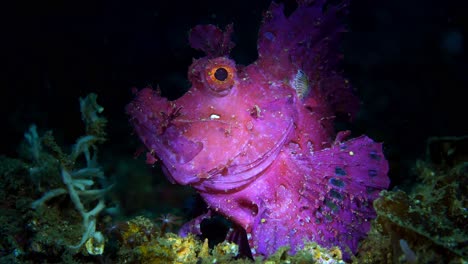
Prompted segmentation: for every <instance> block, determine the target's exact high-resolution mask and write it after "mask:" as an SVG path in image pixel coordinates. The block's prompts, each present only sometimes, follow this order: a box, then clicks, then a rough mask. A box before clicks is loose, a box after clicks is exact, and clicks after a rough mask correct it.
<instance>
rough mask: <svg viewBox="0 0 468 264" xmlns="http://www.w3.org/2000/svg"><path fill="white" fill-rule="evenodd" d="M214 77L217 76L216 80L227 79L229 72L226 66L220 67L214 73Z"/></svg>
mask: <svg viewBox="0 0 468 264" xmlns="http://www.w3.org/2000/svg"><path fill="white" fill-rule="evenodd" d="M214 77H215V78H216V80H218V81H224V80H226V79H227V77H228V72H227V70H226V69H224V68H218V69H217V70H216V72H215V74H214Z"/></svg>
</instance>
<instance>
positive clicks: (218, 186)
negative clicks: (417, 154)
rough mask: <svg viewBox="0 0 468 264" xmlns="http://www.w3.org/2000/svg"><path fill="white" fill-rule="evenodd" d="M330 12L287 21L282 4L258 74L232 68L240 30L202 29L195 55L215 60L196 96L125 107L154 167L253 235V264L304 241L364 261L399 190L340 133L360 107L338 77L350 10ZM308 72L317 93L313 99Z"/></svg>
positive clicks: (373, 151)
mask: <svg viewBox="0 0 468 264" xmlns="http://www.w3.org/2000/svg"><path fill="white" fill-rule="evenodd" d="M325 2H326V1H325V0H322V1H313V4H307V3H304V2H301V3H300V5H299V7H298V9H297V10H296V11H295V12H293V13H292V14H291V15H290V16H289V17H285V16H284V13H283V8H282V6H281V5H278V4H275V3H272V4H271V6H270V8H269V10H268V11H267V12H266V13H265V16H264V21H263V25H262V27H261V29H260V32H259V40H258V52H259V58H258V60H257V61H255V62H254V63H252V64H251V65H248V66H240V65H236V64H235V62H234V61H232V60H230V59H229V58H228V57H227V56H228V54H229V51H230V50H231V48H232V47H233V46H234V44H233V43H232V42H231V41H230V35H231V32H232V27H231V26H228V28H227V29H226V31H225V32H222V31H221V30H220V29H218V28H216V27H215V26H212V25H205V26H197V27H195V28H194V29H193V30H192V31H191V33H190V44H191V46H192V47H193V48H196V49H200V50H202V51H204V52H205V53H206V57H203V58H200V59H197V60H194V62H193V64H192V65H191V66H190V68H189V73H188V75H189V79H190V81H191V82H192V87H191V89H190V90H189V91H188V92H187V93H186V94H185V95H184V96H183V97H181V98H179V99H177V100H175V101H168V100H167V99H165V98H162V97H161V96H160V95H159V93H158V92H157V91H154V90H152V89H150V88H145V89H143V90H141V91H139V92H138V93H137V95H136V98H135V100H134V101H133V102H132V103H130V104H129V105H128V106H127V113H128V114H129V115H130V116H131V122H132V124H133V125H134V127H135V131H136V133H137V134H138V136H139V137H140V138H141V140H142V141H143V143H144V144H145V145H146V146H147V148H148V149H149V151H148V157H149V160H150V161H154V160H155V159H159V160H160V161H161V164H162V166H163V168H164V169H165V171H166V175H167V177H168V178H169V180H171V181H172V182H174V183H178V184H182V185H191V186H193V187H194V188H195V189H196V190H197V191H198V192H199V193H200V194H201V196H202V197H203V198H204V199H205V201H206V203H207V204H208V206H209V207H210V210H212V211H216V212H218V213H221V214H222V215H224V216H225V217H227V218H228V219H230V220H232V221H233V222H234V223H235V224H237V225H238V226H239V227H241V228H243V229H244V230H245V231H246V233H247V238H248V242H249V245H250V248H251V251H252V253H253V254H255V255H258V254H261V255H264V256H269V255H271V254H272V253H274V252H275V251H276V250H277V249H278V248H279V247H281V246H285V245H289V246H290V247H291V253H294V252H295V251H296V250H297V248H299V247H301V246H302V245H303V244H304V242H305V241H315V242H317V243H319V244H321V245H322V246H326V247H328V246H340V247H341V249H342V250H344V251H345V252H346V250H347V249H350V250H351V251H352V252H353V253H354V252H356V250H357V246H358V242H359V240H360V239H362V238H363V237H364V236H365V235H366V233H367V232H368V230H369V228H370V220H371V219H373V218H374V217H375V212H374V209H373V207H372V202H373V200H374V199H376V198H377V197H378V194H379V191H380V190H382V189H385V188H387V187H388V185H389V179H388V177H387V171H388V164H387V161H386V160H385V157H384V155H383V153H382V145H381V144H380V143H375V142H373V141H372V140H371V139H369V138H368V137H366V136H361V137H358V138H354V139H351V140H348V141H345V138H346V135H347V133H346V132H340V133H338V135H336V134H335V132H334V131H333V118H334V116H335V114H337V113H341V114H343V113H347V114H349V115H350V117H352V114H353V113H354V112H355V111H356V105H357V100H356V98H355V97H354V96H353V95H352V93H351V91H350V87H349V85H348V82H347V81H346V80H345V79H344V78H343V77H342V76H341V75H340V72H339V69H338V64H339V62H340V59H341V55H340V54H339V53H338V52H337V49H338V48H337V47H338V43H339V40H340V36H341V34H342V33H343V32H344V28H343V26H342V25H341V24H340V21H339V19H338V16H339V15H341V14H342V13H343V12H344V11H345V10H346V3H342V4H341V5H339V6H328V7H327V8H326V9H325V10H326V11H323V8H322V7H323V6H324V5H325ZM219 67H223V68H225V69H230V70H229V71H228V72H229V73H230V75H229V76H228V77H227V78H226V80H223V81H217V80H215V79H213V73H214V70H216V69H218V68H219ZM299 70H300V71H302V72H304V73H305V74H306V75H307V78H308V83H309V90H308V92H307V94H306V96H303V97H302V96H299V95H298V93H297V92H296V89H297V88H298V87H297V83H295V81H294V80H295V77H296V75H297V73H298V71H299ZM201 219H202V218H198V219H195V220H194V221H192V222H191V223H189V224H187V225H186V226H185V227H184V228H183V229H182V233H184V232H187V231H189V230H196V228H195V227H196V225H197V224H199V223H200V221H201Z"/></svg>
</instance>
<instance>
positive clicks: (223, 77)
mask: <svg viewBox="0 0 468 264" xmlns="http://www.w3.org/2000/svg"><path fill="white" fill-rule="evenodd" d="M205 69H206V70H205V80H206V84H207V86H208V88H209V89H210V90H212V91H213V92H215V93H216V94H217V95H220V96H225V95H227V94H228V93H229V91H230V89H231V88H232V86H233V85H234V82H235V78H236V66H235V63H234V62H233V61H232V60H230V59H228V58H226V57H220V58H216V59H212V60H209V61H208V63H207V65H206V68H205Z"/></svg>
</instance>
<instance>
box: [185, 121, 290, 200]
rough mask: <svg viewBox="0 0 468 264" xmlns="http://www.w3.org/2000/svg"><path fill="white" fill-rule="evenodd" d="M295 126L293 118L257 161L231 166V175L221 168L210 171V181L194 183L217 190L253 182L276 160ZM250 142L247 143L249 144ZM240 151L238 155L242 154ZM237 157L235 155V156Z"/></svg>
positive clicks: (208, 189) (234, 187)
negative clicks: (276, 140)
mask: <svg viewBox="0 0 468 264" xmlns="http://www.w3.org/2000/svg"><path fill="white" fill-rule="evenodd" d="M293 127H294V122H293V120H291V122H290V124H289V125H288V127H287V129H286V130H285V132H284V133H283V135H282V137H281V138H280V139H279V140H278V142H277V143H276V144H275V145H274V146H273V147H272V148H271V149H270V150H268V151H267V152H265V153H264V154H263V155H261V156H260V157H259V158H258V159H256V160H255V161H253V162H251V163H249V164H239V165H235V166H230V167H229V175H222V173H221V170H219V169H217V170H214V171H212V172H210V173H209V174H210V176H209V177H208V178H209V179H210V180H209V181H201V182H200V183H199V184H197V185H194V187H195V188H197V189H198V190H200V191H208V192H216V191H223V192H226V191H229V190H235V189H238V188H242V187H243V186H245V185H247V184H249V183H251V182H253V181H254V180H255V179H257V177H258V176H260V175H261V172H262V171H264V170H265V169H266V168H268V166H270V164H271V163H272V162H273V161H274V160H275V158H276V157H277V155H278V153H279V152H280V151H281V149H282V148H281V147H282V146H283V145H284V143H285V142H286V140H287V139H288V135H289V134H290V133H291V131H292V130H293ZM247 144H248V143H246V145H247ZM240 153H242V151H241V152H239V154H238V155H240ZM234 159H235V157H234Z"/></svg>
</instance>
